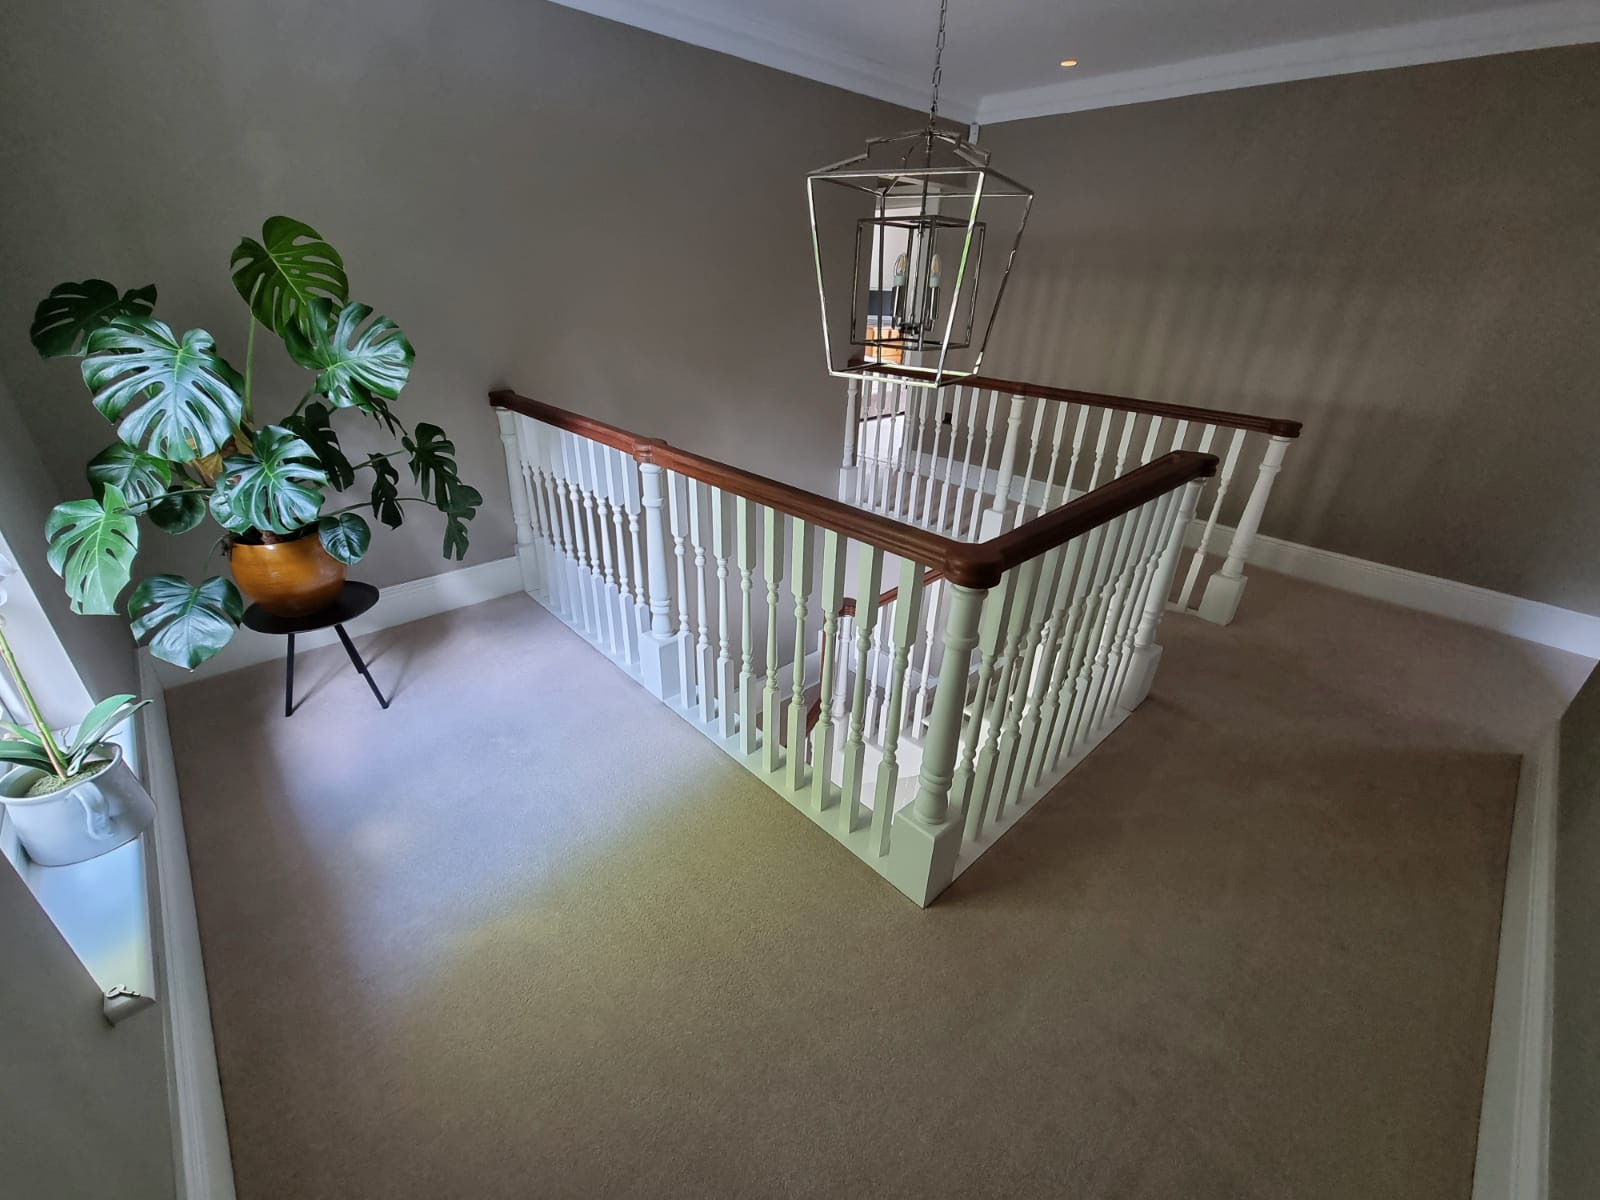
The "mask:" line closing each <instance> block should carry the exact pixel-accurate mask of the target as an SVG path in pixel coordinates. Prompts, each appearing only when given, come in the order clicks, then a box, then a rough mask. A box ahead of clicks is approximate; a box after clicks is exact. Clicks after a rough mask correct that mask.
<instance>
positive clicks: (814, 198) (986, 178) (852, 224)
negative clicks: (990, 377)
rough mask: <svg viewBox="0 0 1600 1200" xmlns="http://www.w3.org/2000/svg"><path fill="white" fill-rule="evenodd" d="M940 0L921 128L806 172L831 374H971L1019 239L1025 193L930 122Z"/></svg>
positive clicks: (914, 378) (939, 54)
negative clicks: (924, 122)
mask: <svg viewBox="0 0 1600 1200" xmlns="http://www.w3.org/2000/svg"><path fill="white" fill-rule="evenodd" d="M947 5H948V0H941V3H940V5H939V37H938V42H937V44H936V46H935V50H934V60H933V100H932V103H931V104H930V105H929V108H928V124H927V127H926V128H924V129H920V130H913V131H912V132H910V133H902V134H896V135H894V136H892V137H880V138H871V139H869V140H868V142H867V147H866V151H865V153H863V154H859V155H857V156H856V157H854V158H849V159H846V160H845V161H843V162H840V163H835V164H834V165H832V166H829V167H823V168H821V169H820V170H816V171H813V172H811V174H810V175H809V176H807V179H806V186H807V191H808V193H809V200H810V206H811V244H812V249H813V251H814V253H815V255H816V265H817V289H818V292H819V293H820V298H821V303H822V340H823V349H824V352H825V354H826V356H827V363H828V370H829V371H830V372H831V373H832V374H834V375H845V376H854V377H858V378H884V377H889V378H895V379H899V380H901V381H902V382H906V383H911V384H915V385H918V386H923V387H938V386H940V385H941V384H944V383H947V382H950V381H951V380H955V379H960V378H962V377H963V376H966V375H971V374H973V373H974V372H976V371H977V369H978V366H979V364H980V362H981V361H982V359H983V350H984V346H985V345H986V344H987V342H988V340H989V335H990V333H991V332H992V330H993V328H994V318H995V314H996V312H997V311H998V310H999V307H1000V300H1001V297H1002V296H1003V294H1004V292H1005V285H1006V279H1007V277H1008V276H1009V275H1010V273H1011V265H1012V261H1013V260H1014V258H1015V257H1016V252H1017V246H1018V244H1019V243H1020V242H1021V240H1022V228H1023V226H1024V225H1025V224H1026V222H1027V219H1028V209H1029V206H1030V205H1031V204H1032V203H1033V193H1032V192H1031V191H1029V190H1028V188H1026V187H1024V186H1023V185H1022V184H1020V183H1018V182H1017V181H1016V180H1014V179H1011V178H1009V177H1007V176H1005V175H1002V174H1001V173H1000V172H998V171H996V170H995V169H994V168H993V167H992V166H990V165H989V154H988V152H987V151H985V150H980V149H979V148H978V147H977V146H974V145H972V144H971V143H969V142H967V141H965V140H964V139H963V138H961V137H960V136H958V135H956V134H954V133H950V132H947V131H945V130H942V129H940V128H939V125H938V117H939V81H940V75H941V73H942V67H943V58H944V43H945V15H946V9H947Z"/></svg>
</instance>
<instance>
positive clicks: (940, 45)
mask: <svg viewBox="0 0 1600 1200" xmlns="http://www.w3.org/2000/svg"><path fill="white" fill-rule="evenodd" d="M949 10H950V0H939V40H938V41H937V42H935V43H934V47H933V99H932V100H931V101H930V102H929V104H928V132H929V133H932V132H933V127H934V124H935V122H937V121H938V119H939V80H940V79H941V78H942V77H943V75H944V23H945V14H946V13H948V12H949Z"/></svg>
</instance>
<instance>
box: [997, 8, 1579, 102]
mask: <svg viewBox="0 0 1600 1200" xmlns="http://www.w3.org/2000/svg"><path fill="white" fill-rule="evenodd" d="M1596 41H1600V5H1596V3H1595V0H1554V2H1552V3H1548V4H1537V5H1528V6H1523V7H1519V8H1504V9H1496V10H1492V11H1490V12H1483V13H1474V14H1473V15H1471V16H1465V17H1450V18H1446V19H1444V20H1438V21H1418V22H1416V23H1414V24H1410V25H1396V26H1392V27H1390V28H1388V29H1374V30H1369V31H1366V32H1363V33H1353V34H1345V35H1340V36H1337V37H1323V38H1312V39H1309V40H1307V41H1299V42H1285V43H1283V44H1282V45H1277V46H1264V47H1261V48H1260V49H1256V50H1244V51H1240V52H1238V53H1236V54H1218V55H1213V56H1210V57H1207V58H1194V59H1189V60H1188V61H1186V62H1178V63H1171V64H1168V65H1166V66H1160V67H1150V68H1146V69H1143V70H1137V71H1119V72H1115V73H1113V74H1109V75H1100V76H1090V77H1087V78H1082V79H1073V80H1070V81H1069V80H1063V81H1062V82H1060V83H1054V84H1050V85H1048V86H1046V87H1036V88H1023V89H1019V90H1017V91H1014V92H1000V93H992V94H990V95H986V96H984V97H983V99H982V100H980V101H979V103H978V118H977V119H978V123H979V124H983V125H987V124H993V123H995V122H999V121H1016V120H1021V119H1023V118H1026V117H1043V116H1051V115H1054V114H1057V113H1068V112H1081V111H1083V110H1086V109H1092V108H1112V107H1115V106H1117V105H1122V104H1140V103H1143V102H1145V101H1149V100H1166V99H1170V98H1172V97H1174V96H1190V95H1195V94H1198V93H1202V92H1222V91H1228V90H1230V89H1233V88H1244V87H1256V86H1259V85H1261V84H1267V83H1285V82H1288V81H1290V80H1296V79H1315V78H1319V77H1321V76H1325V75H1348V74H1353V73H1354V72H1357V71H1379V70H1386V69H1388V68H1391V67H1409V66H1416V65H1419V64H1422V63H1434V62H1447V61H1450V60H1452V59H1461V58H1478V57H1481V56H1483V55H1487V54H1506V53H1510V52H1512V51H1516V50H1537V49H1540V48H1543V47H1546V46H1566V45H1576V44H1579V43H1582V42H1596Z"/></svg>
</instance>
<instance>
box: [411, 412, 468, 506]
mask: <svg viewBox="0 0 1600 1200" xmlns="http://www.w3.org/2000/svg"><path fill="white" fill-rule="evenodd" d="M400 444H401V445H402V446H404V447H405V450H406V453H407V454H409V455H410V456H411V478H412V479H414V480H416V483H417V490H418V491H420V492H421V493H422V496H423V499H425V500H428V501H431V502H432V504H433V505H434V507H435V508H437V509H438V510H439V511H440V512H444V513H456V514H458V515H460V516H465V517H471V516H472V515H473V513H474V512H475V511H476V510H477V508H478V505H480V504H482V503H483V497H482V496H481V495H479V493H478V490H477V489H476V488H474V487H472V486H470V485H469V484H465V483H462V482H461V477H460V476H459V475H458V474H457V473H456V460H455V452H456V448H455V444H454V443H453V442H451V440H450V439H449V438H448V437H446V436H445V432H444V430H442V429H440V428H439V427H438V426H437V425H429V424H427V423H426V422H424V423H423V424H421V425H418V426H417V434H416V437H415V438H409V437H407V438H402V439H401V441H400Z"/></svg>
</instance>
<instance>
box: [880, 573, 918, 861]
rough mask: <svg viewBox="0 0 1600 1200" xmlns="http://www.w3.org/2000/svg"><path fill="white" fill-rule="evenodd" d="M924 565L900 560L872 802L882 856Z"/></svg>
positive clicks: (895, 782) (896, 771) (897, 767)
mask: <svg viewBox="0 0 1600 1200" xmlns="http://www.w3.org/2000/svg"><path fill="white" fill-rule="evenodd" d="M922 570H923V569H922V567H920V566H918V565H917V564H916V563H914V562H912V561H911V560H910V559H903V560H901V563H900V584H899V587H898V589H897V592H896V595H895V600H894V631H893V635H892V636H893V646H894V651H893V658H892V661H891V663H890V666H889V703H888V707H887V714H886V716H885V718H884V734H883V761H882V762H881V763H879V764H878V782H877V788H876V789H875V792H874V797H873V805H872V843H871V844H872V847H873V851H874V852H875V853H877V854H879V855H882V854H887V853H888V852H889V827H890V825H891V823H892V820H893V817H894V799H895V791H896V788H897V786H898V784H899V781H900V764H899V750H900V730H901V727H902V721H903V713H904V706H905V696H906V670H907V667H908V665H909V664H910V660H911V639H912V637H913V631H914V630H915V629H916V628H917V618H918V616H919V615H920V614H921V611H922Z"/></svg>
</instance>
